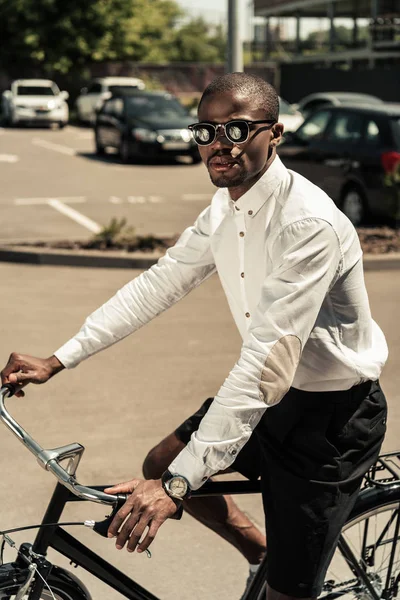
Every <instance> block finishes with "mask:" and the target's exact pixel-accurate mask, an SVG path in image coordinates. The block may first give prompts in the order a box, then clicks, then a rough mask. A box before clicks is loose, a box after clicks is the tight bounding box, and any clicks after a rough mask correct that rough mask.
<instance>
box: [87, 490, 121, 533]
mask: <svg viewBox="0 0 400 600" xmlns="http://www.w3.org/2000/svg"><path fill="white" fill-rule="evenodd" d="M127 498H128V496H127V495H126V494H118V502H117V504H116V505H115V506H114V508H113V510H112V513H111V514H110V515H108V516H107V517H106V518H105V519H104V521H96V522H95V524H94V527H93V531H95V532H96V533H98V534H99V535H102V536H103V537H107V532H108V528H109V527H110V525H111V522H112V520H113V518H114V517H115V515H116V514H117V512H118V511H119V509H120V508H121V506H122V505H123V504H124V503H125V501H126V499H127Z"/></svg>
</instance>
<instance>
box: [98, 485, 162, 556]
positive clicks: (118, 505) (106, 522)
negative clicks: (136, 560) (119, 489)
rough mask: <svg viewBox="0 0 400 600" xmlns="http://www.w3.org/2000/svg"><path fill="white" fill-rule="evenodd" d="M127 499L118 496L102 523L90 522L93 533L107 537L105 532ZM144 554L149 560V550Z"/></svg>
mask: <svg viewBox="0 0 400 600" xmlns="http://www.w3.org/2000/svg"><path fill="white" fill-rule="evenodd" d="M127 498H128V496H127V495H125V494H118V502H117V503H116V504H115V506H114V508H113V510H112V512H111V514H110V515H107V516H106V518H105V519H104V520H103V521H91V522H90V525H91V527H92V529H93V531H95V532H96V533H98V534H99V535H101V536H103V537H107V532H108V529H109V527H110V525H111V523H112V520H113V519H114V517H115V515H116V514H117V512H118V511H119V509H120V508H121V506H122V505H123V504H124V503H125V501H126V499H127ZM145 552H146V554H147V556H148V558H151V552H150V550H145Z"/></svg>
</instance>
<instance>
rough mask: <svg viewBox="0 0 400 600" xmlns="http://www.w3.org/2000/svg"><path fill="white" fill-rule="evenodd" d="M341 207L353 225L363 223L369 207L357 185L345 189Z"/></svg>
mask: <svg viewBox="0 0 400 600" xmlns="http://www.w3.org/2000/svg"><path fill="white" fill-rule="evenodd" d="M340 208H341V210H342V211H343V212H344V214H345V215H346V217H348V219H350V221H351V222H352V223H353V225H361V223H363V222H364V221H365V219H366V216H367V208H366V203H365V198H364V196H363V194H362V193H361V191H360V190H359V189H358V188H356V187H351V188H347V190H345V192H344V194H343V199H342V203H341V206H340Z"/></svg>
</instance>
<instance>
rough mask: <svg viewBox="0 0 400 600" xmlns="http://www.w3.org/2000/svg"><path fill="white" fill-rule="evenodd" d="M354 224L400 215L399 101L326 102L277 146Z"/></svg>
mask: <svg viewBox="0 0 400 600" xmlns="http://www.w3.org/2000/svg"><path fill="white" fill-rule="evenodd" d="M278 154H279V156H280V157H281V159H282V161H283V162H284V164H285V165H286V166H287V167H288V168H289V169H293V171H297V172H298V173H301V174H302V175H304V176H305V177H307V179H309V180H310V181H312V182H313V183H315V184H316V185H318V186H319V187H321V188H322V189H323V190H324V191H325V192H326V193H327V194H328V195H329V196H330V197H331V198H332V199H333V200H334V201H335V203H336V204H337V205H338V206H339V208H341V210H342V211H343V212H344V213H345V214H346V215H347V216H348V217H349V219H350V220H351V221H352V222H353V223H354V224H355V225H360V224H362V223H364V222H365V221H367V220H370V219H371V217H375V218H379V219H380V220H381V221H384V222H386V223H388V222H390V223H393V222H395V223H396V224H398V223H399V219H400V104H397V105H396V104H393V105H390V104H386V105H385V104H383V105H374V106H372V105H370V106H365V105H363V106H361V105H352V106H342V107H340V106H338V107H328V108H321V109H320V110H318V111H316V112H315V113H313V114H312V115H310V116H309V117H308V118H307V119H306V120H305V121H304V123H303V124H302V125H301V126H300V127H299V129H297V131H295V132H294V133H291V132H289V133H288V134H286V135H285V136H284V140H283V142H282V144H280V146H279V147H278Z"/></svg>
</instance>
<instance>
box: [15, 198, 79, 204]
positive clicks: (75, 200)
mask: <svg viewBox="0 0 400 600" xmlns="http://www.w3.org/2000/svg"><path fill="white" fill-rule="evenodd" d="M49 200H61V202H68V203H73V204H81V203H82V202H86V196H65V197H62V198H16V199H15V200H14V202H15V204H17V205H19V206H23V205H34V204H48V203H49Z"/></svg>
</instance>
